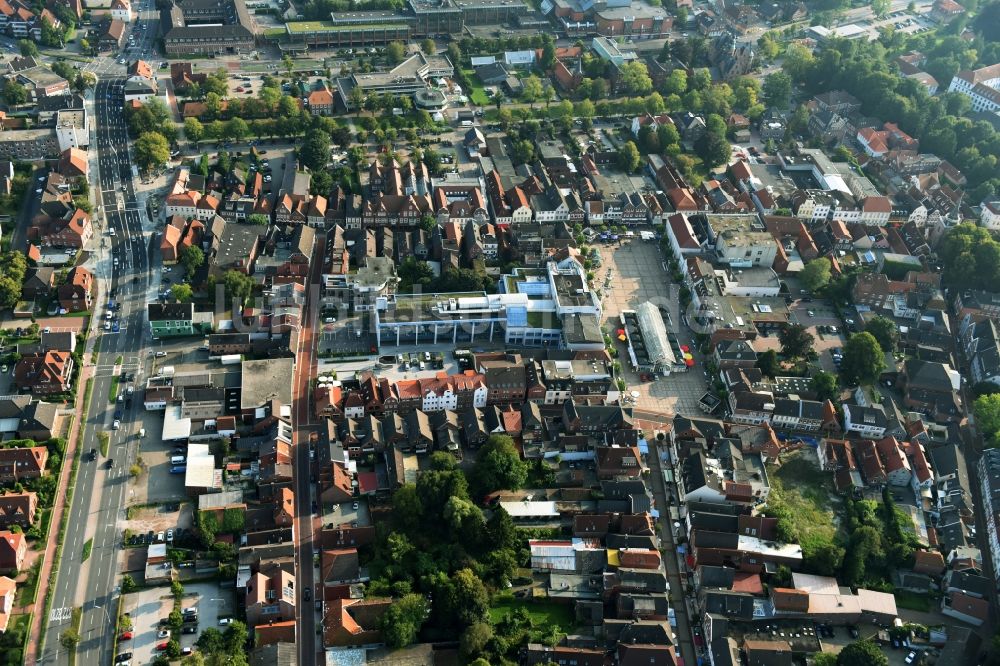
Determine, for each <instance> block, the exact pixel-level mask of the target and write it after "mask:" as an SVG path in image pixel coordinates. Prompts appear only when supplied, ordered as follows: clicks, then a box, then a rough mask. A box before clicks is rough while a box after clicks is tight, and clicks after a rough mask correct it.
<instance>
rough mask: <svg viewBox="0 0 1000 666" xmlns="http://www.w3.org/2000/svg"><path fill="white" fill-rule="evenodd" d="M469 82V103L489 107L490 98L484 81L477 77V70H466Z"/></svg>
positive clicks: (467, 92) (467, 91)
mask: <svg viewBox="0 0 1000 666" xmlns="http://www.w3.org/2000/svg"><path fill="white" fill-rule="evenodd" d="M464 72H465V75H466V77H467V80H468V82H469V86H470V88H469V90H466V91H465V93H466V94H467V95H468V96H469V101H470V102H472V103H473V104H475V105H476V106H489V105H490V96H489V95H487V94H486V89H485V88H484V87H483V83H482V81H480V80H479V77H478V76H476V72H475V70H472V69H467V70H464Z"/></svg>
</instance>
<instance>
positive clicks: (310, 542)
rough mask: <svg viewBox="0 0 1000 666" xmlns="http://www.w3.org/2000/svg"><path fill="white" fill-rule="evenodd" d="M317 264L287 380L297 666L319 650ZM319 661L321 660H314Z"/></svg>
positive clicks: (321, 243)
mask: <svg viewBox="0 0 1000 666" xmlns="http://www.w3.org/2000/svg"><path fill="white" fill-rule="evenodd" d="M317 244H318V246H319V247H325V245H326V240H325V238H324V237H322V236H321V237H320V238H319V239H318V241H317ZM322 265H323V264H322V262H320V261H315V262H313V270H312V274H311V275H310V287H309V289H307V291H306V294H307V296H306V304H305V308H304V310H303V313H302V321H303V327H302V334H301V335H300V336H299V349H298V350H297V353H296V361H295V372H294V375H293V377H292V398H293V400H294V402H295V409H294V411H293V413H294V415H295V423H294V425H295V440H294V443H295V450H294V452H293V454H292V455H293V459H294V461H295V469H294V479H295V498H296V501H295V504H296V507H295V522H294V528H293V529H294V537H295V559H296V572H297V578H298V584H299V589H298V595H299V598H298V599H296V604H297V606H298V608H299V609H301V612H299V613H297V614H296V617H295V622H296V627H295V630H296V635H297V636H298V637H299V640H297V641H296V649H297V651H298V660H297V663H298V664H299V665H300V666H313V665H314V664H316V663H317V654H318V653H321V651H322V648H321V646H320V645H319V644H318V643H317V640H316V626H317V620H318V618H317V615H318V613H317V612H316V611H315V610H314V607H315V601H316V599H319V598H320V597H319V596H317V595H318V594H321V592H317V591H316V589H315V588H316V580H317V578H318V576H317V569H316V567H314V566H313V556H314V553H318V552H319V546H320V544H316V543H315V542H316V541H317V540H319V539H320V529H319V528H320V523H319V519H318V518H317V517H316V516H313V513H312V500H313V499H314V495H313V492H314V488H313V484H312V482H311V481H310V477H311V475H312V473H313V462H312V461H311V460H310V457H309V435H310V434H311V433H312V432H316V431H318V430H319V429H318V428H317V427H316V426H314V425H313V424H312V412H311V410H310V399H309V393H310V390H309V386H310V381H311V379H312V377H314V376H315V372H314V371H313V366H314V364H315V363H316V336H317V327H316V320H317V317H318V314H319V313H318V307H317V306H318V302H317V297H318V295H319V289H318V285H319V283H320V279H321V272H322ZM306 590H309V591H310V593H311V597H310V598H309V599H307V598H306V597H305V594H306ZM319 660H320V661H322V658H321V657H320V659H319Z"/></svg>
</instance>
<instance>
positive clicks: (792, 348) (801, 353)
mask: <svg viewBox="0 0 1000 666" xmlns="http://www.w3.org/2000/svg"><path fill="white" fill-rule="evenodd" d="M814 340H815V338H813V336H812V334H810V333H809V331H807V330H806V327H805V326H802V325H801V324H790V325H788V326H785V328H784V329H782V331H781V333H780V335H779V336H778V341H779V342H781V351H782V353H783V354H784V355H785V357H786V358H805V357H806V356H808V355H809V354H810V352H812V348H813V342H814Z"/></svg>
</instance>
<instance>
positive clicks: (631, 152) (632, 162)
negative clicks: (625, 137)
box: [618, 141, 642, 173]
mask: <svg viewBox="0 0 1000 666" xmlns="http://www.w3.org/2000/svg"><path fill="white" fill-rule="evenodd" d="M640 164H642V155H641V154H640V153H639V148H638V147H636V145H635V142H633V141H626V142H625V143H623V144H622V145H621V147H620V148H618V168H620V169H621V170H622V171H625V172H627V173H634V172H635V171H636V170H638V168H639V165H640Z"/></svg>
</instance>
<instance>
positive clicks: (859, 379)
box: [840, 332, 885, 384]
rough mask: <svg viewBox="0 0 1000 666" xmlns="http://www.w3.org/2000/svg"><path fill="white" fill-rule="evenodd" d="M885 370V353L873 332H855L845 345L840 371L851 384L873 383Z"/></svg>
mask: <svg viewBox="0 0 1000 666" xmlns="http://www.w3.org/2000/svg"><path fill="white" fill-rule="evenodd" d="M883 370H885V354H884V353H883V352H882V348H881V347H880V346H879V344H878V340H876V339H875V336H873V335H872V334H871V333H867V332H865V333H855V334H854V335H852V336H851V337H850V338H849V339H848V341H847V344H846V345H844V357H843V360H841V362H840V372H841V374H842V375H843V377H844V379H845V381H847V383H849V384H871V383H872V382H874V381H876V380H877V379H878V378H879V375H881V374H882V371H883Z"/></svg>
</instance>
